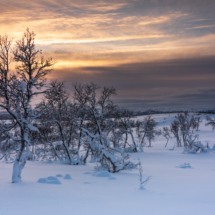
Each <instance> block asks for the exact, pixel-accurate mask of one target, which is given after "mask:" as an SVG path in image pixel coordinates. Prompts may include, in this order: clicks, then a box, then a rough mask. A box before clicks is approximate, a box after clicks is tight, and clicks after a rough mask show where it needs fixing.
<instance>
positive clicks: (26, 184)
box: [0, 115, 215, 215]
mask: <svg viewBox="0 0 215 215" xmlns="http://www.w3.org/2000/svg"><path fill="white" fill-rule="evenodd" d="M156 117H157V118H158V120H157V121H159V120H161V122H160V123H159V126H163V125H162V124H165V125H164V126H167V125H168V124H169V122H164V123H162V119H163V118H164V116H163V115H159V116H156ZM165 117H166V119H168V117H167V116H165ZM172 118H173V117H170V118H169V119H168V120H169V121H170V120H171V119H172ZM200 130H201V131H200V140H201V141H202V142H203V144H206V141H209V144H210V146H211V147H212V146H213V144H214V140H215V131H212V130H211V128H210V127H204V124H203V123H202V125H201V127H200ZM174 141H175V140H174V139H171V140H170V141H169V144H168V146H167V147H166V148H165V147H164V146H165V142H166V140H165V138H162V137H158V138H157V139H156V141H155V142H153V143H152V146H153V147H151V148H148V147H145V148H144V153H133V154H131V161H133V162H134V163H138V159H140V160H141V163H142V167H143V179H146V178H147V177H148V176H152V177H151V179H150V181H149V182H148V183H147V185H146V186H145V189H144V190H139V177H138V170H132V171H122V172H119V173H115V174H113V173H111V174H110V173H108V172H106V171H103V172H95V169H94V166H95V164H94V163H89V162H88V163H87V165H86V166H69V165H65V164H60V163H59V162H57V161H53V162H50V163H49V162H27V164H26V167H25V168H24V170H23V172H22V182H21V183H18V184H12V183H11V173H12V164H6V163H4V162H0V215H43V214H44V215H47V214H50V215H59V214H74V215H76V214H77V215H79V214H80V215H82V214H83V215H85V214H89V215H91V214H93V215H101V214H102V215H110V214H111V215H121V214H123V215H131V214H136V215H142V214H146V215H173V214H174V215H182V214H183V215H202V214H207V215H214V214H215V204H214V199H215V186H214V179H215V153H213V152H211V153H199V154H182V152H183V148H175V149H174V150H173V151H170V150H169V149H170V148H172V147H173V145H174ZM88 160H90V158H89V159H88ZM184 164H185V166H188V164H189V165H190V166H191V167H192V168H178V167H180V165H184ZM67 174H68V175H70V177H71V178H72V180H66V179H64V178H65V177H66V175H67ZM50 176H51V177H50ZM40 179H45V180H46V183H38V182H37V181H38V180H40ZM51 179H54V180H51ZM56 179H57V180H56ZM47 181H49V182H50V181H53V182H55V181H59V182H61V184H60V185H56V184H51V183H47Z"/></svg>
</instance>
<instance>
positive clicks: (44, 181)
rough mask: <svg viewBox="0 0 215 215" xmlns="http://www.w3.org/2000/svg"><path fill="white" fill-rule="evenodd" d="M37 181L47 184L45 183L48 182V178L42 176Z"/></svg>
mask: <svg viewBox="0 0 215 215" xmlns="http://www.w3.org/2000/svg"><path fill="white" fill-rule="evenodd" d="M37 182H38V183H41V184H45V183H47V179H46V178H40V179H39V180H38V181H37Z"/></svg>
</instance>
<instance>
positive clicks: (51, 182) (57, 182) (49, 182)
mask: <svg viewBox="0 0 215 215" xmlns="http://www.w3.org/2000/svg"><path fill="white" fill-rule="evenodd" d="M47 184H61V182H60V181H48V182H47Z"/></svg>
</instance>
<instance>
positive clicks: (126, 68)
mask: <svg viewBox="0 0 215 215" xmlns="http://www.w3.org/2000/svg"><path fill="white" fill-rule="evenodd" d="M214 11H215V1H214V0H204V1H203V0H180V1H179V0H79V1H74V0H37V1H35V2H33V1H29V0H1V1H0V35H4V34H8V35H9V36H10V37H12V38H13V39H14V41H15V40H16V39H18V38H20V37H22V34H23V32H24V30H25V29H26V28H27V27H28V28H30V30H33V31H34V32H35V33H36V35H37V36H36V43H37V48H38V49H42V50H43V54H44V56H46V57H52V58H53V59H54V60H55V61H56V62H57V63H56V65H55V67H54V71H53V73H52V74H51V75H50V76H49V79H59V80H66V81H67V86H68V89H71V84H72V83H74V82H82V83H87V82H92V81H93V82H95V83H98V84H100V85H101V86H103V85H106V86H114V87H115V88H116V89H117V92H118V96H117V97H116V98H115V100H116V101H117V103H118V104H120V105H122V106H124V107H129V108H133V109H148V108H153V109H161V108H171V109H189V108H214V107H215V12H214Z"/></svg>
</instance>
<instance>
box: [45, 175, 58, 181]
mask: <svg viewBox="0 0 215 215" xmlns="http://www.w3.org/2000/svg"><path fill="white" fill-rule="evenodd" d="M47 179H48V180H50V181H58V178H56V177H54V176H49V177H47Z"/></svg>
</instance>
